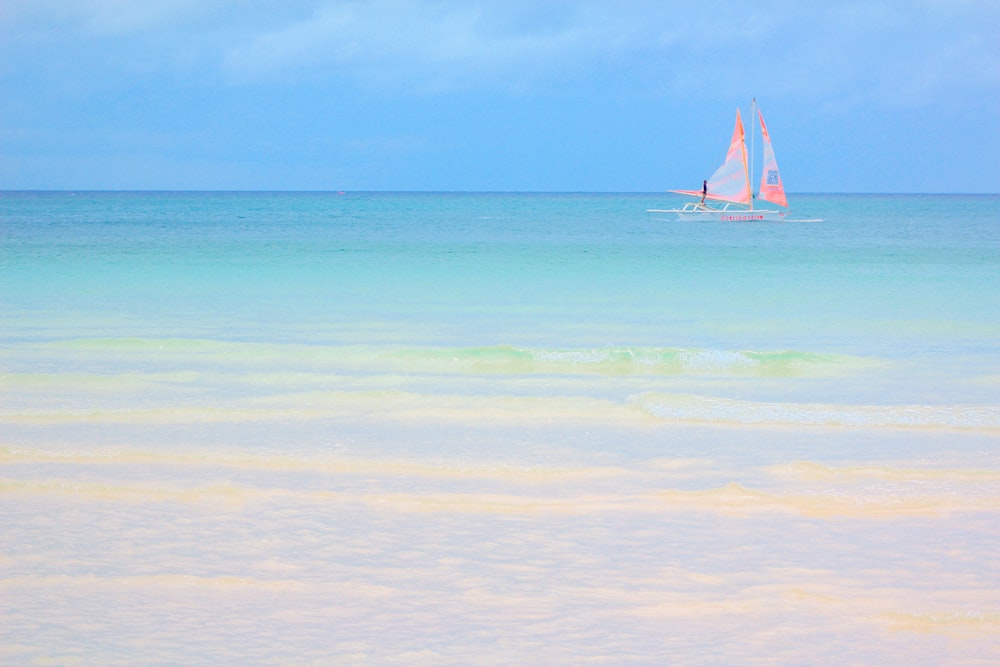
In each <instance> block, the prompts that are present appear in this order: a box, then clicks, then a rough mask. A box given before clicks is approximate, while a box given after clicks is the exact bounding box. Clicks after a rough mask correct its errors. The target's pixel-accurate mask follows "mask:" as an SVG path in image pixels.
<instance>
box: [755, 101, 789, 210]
mask: <svg viewBox="0 0 1000 667" xmlns="http://www.w3.org/2000/svg"><path fill="white" fill-rule="evenodd" d="M757 117H758V118H760V133H761V135H762V136H763V137H764V169H763V171H762V173H761V175H760V192H759V193H758V195H757V197H758V198H759V199H763V200H764V201H769V202H771V203H772V204H777V205H778V206H786V207H787V206H788V198H787V197H785V186H784V184H783V183H782V182H781V174H780V173H779V172H778V161H777V160H775V159H774V149H773V148H771V135H769V134H768V133H767V125H764V115H763V114H762V113H761V112H760V109H758V110H757Z"/></svg>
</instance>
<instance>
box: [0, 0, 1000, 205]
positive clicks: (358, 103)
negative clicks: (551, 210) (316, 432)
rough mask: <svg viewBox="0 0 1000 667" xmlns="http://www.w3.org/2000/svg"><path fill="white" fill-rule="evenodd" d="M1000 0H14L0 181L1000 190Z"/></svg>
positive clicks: (113, 185)
mask: <svg viewBox="0 0 1000 667" xmlns="http://www.w3.org/2000/svg"><path fill="white" fill-rule="evenodd" d="M997 26H1000V2H997V1H996V0H908V1H898V2H894V1H890V0H883V1H879V0H864V1H858V2H836V1H832V0H831V1H821V2H791V1H788V2H785V1H782V0H774V1H772V2H767V3H758V2H750V1H748V0H734V1H732V2H729V1H725V0H705V1H701V0H698V1H695V2H670V1H665V0H659V1H657V2H644V1H634V2H630V1H628V0H619V1H617V2H611V1H606V2H583V1H578V2H560V1H558V0H554V1H549V2H539V1H537V0H536V1H525V2H521V1H520V0H483V1H479V2H476V1H473V0H469V1H465V2H450V1H448V0H442V1H436V2H432V1H424V2H420V1H408V0H373V1H371V2H352V1H333V0H315V1H312V2H304V1H296V0H273V1H272V0H245V1H244V0H232V1H229V2H216V1H214V0H142V1H140V0H72V1H71V0H5V2H4V4H3V6H2V7H0V91H2V92H0V188H2V189H264V190H284V189H290V190H298V189H307V190H312V189H315V190H515V191H517V190H542V191H647V192H648V191H659V190H664V189H667V188H672V187H691V188H695V187H698V186H699V185H700V183H701V180H702V179H703V178H707V177H708V176H709V175H710V174H711V173H712V171H713V170H714V169H715V168H716V167H717V166H718V164H719V163H720V162H721V161H722V158H723V156H724V154H725V151H726V147H727V144H728V140H729V136H730V133H731V132H732V123H733V116H734V111H735V109H736V107H737V106H739V107H742V108H743V110H744V113H746V112H748V111H749V106H750V99H751V97H752V96H754V95H755V96H756V97H757V99H758V102H759V104H760V106H761V108H762V110H763V111H764V113H765V118H766V119H767V122H768V129H769V130H770V132H771V136H772V139H773V140H774V144H775V152H776V154H777V158H778V162H779V164H780V166H781V169H782V174H783V177H784V180H785V184H786V187H787V188H788V189H789V191H792V192H1000V36H998V35H1000V29H998V28H997Z"/></svg>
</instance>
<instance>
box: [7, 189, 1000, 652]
mask: <svg viewBox="0 0 1000 667" xmlns="http://www.w3.org/2000/svg"><path fill="white" fill-rule="evenodd" d="M791 200H792V201H791V203H792V207H793V211H794V213H795V214H797V215H800V216H801V217H803V218H821V219H822V222H800V223H791V222H785V223H691V222H678V221H675V220H673V219H671V218H670V217H669V216H665V215H656V214H650V213H647V209H651V208H652V209H655V208H666V207H669V206H671V205H674V204H676V203H679V202H678V201H677V200H675V199H673V198H672V196H671V195H663V194H645V195H640V194H623V195H616V194H475V193H470V194H464V193H446V194H434V193H419V194H409V193H132V192H130V193H104V192H76V193H74V192H58V193H47V192H46V193H38V192H3V193H0V663H3V664H11V665H15V664H86V665H90V664H92V665H137V664H143V665H157V664H164V665H165V664H239V665H244V664H259V665H267V664H282V665H285V664H296V665H299V664H301V665H308V664H315V665H326V664H398V665H413V664H432V665H437V664H455V665H459V664H461V665H466V664H475V665H509V664H554V665H580V664H616V665H617V664H643V665H646V664H649V665H654V664H655V665H662V664H684V665H702V664H705V665H709V664H711V665H715V664H719V665H736V664H739V665H753V664H760V665H773V664H796V665H797V664H831V665H833V664H837V665H840V664H871V665H875V664H878V665H885V664H897V665H939V664H949V665H964V664H970V665H975V664H982V665H986V664H998V663H1000V214H998V211H1000V196H994V195H982V196H932V195H919V196H918V195H910V196H899V195H800V196H793V197H792V198H791Z"/></svg>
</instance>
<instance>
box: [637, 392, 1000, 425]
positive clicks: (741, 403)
mask: <svg viewBox="0 0 1000 667" xmlns="http://www.w3.org/2000/svg"><path fill="white" fill-rule="evenodd" d="M632 400H633V402H634V403H635V405H637V406H639V407H640V408H641V409H642V410H643V411H645V412H647V413H648V414H650V415H653V416H654V417H659V418H661V419H667V420H671V421H683V422H708V423H713V424H734V425H791V426H835V427H857V428H954V429H986V430H994V429H1000V407H996V406H989V405H964V406H963V405H940V406H931V405H838V404H822V403H764V402H756V401H745V400H737V399H729V398H717V397H705V396H689V395H679V394H659V393H646V394H641V395H638V396H635V397H633V399H632Z"/></svg>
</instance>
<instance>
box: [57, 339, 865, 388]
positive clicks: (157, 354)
mask: <svg viewBox="0 0 1000 667" xmlns="http://www.w3.org/2000/svg"><path fill="white" fill-rule="evenodd" d="M48 347H54V348H55V349H60V348H61V349H64V350H66V351H71V352H74V353H93V354H110V355H114V356H115V357H116V358H119V357H125V358H130V359H135V358H144V359H145V360H147V361H150V362H155V361H162V362H164V363H170V362H174V363H180V364H190V363H195V362H198V363H203V364H208V365H215V364H222V365H236V364H239V365H250V366H257V367H260V366H274V365H282V366H286V367H291V368H295V367H309V368H312V369H324V368H326V369H333V368H336V369H348V370H354V371H359V370H360V371H365V370H372V371H381V372H385V371H399V372H425V373H458V374H462V373H465V374H484V373H485V374H489V373H495V374H535V373H537V374H596V375H683V374H694V375H737V376H758V377H775V378H784V377H812V376H823V377H825V376H831V375H834V376H839V375H844V374H851V373H855V372H857V371H860V370H863V369H866V368H872V367H875V366H878V365H881V364H882V363H884V362H880V361H878V360H875V359H871V358H866V357H859V356H854V355H845V354H827V353H817V352H808V351H798V350H779V351H766V350H765V351H759V350H715V349H704V348H684V347H648V346H646V347H644V346H601V347H580V348H559V347H531V346H528V347H524V346H514V345H492V346H456V347H445V346H424V347H399V346H388V345H387V346H378V345H311V344H299V343H259V342H239V341H216V340H205V339H142V338H113V339H81V340H72V341H63V342H60V343H55V344H49V345H48Z"/></svg>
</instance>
